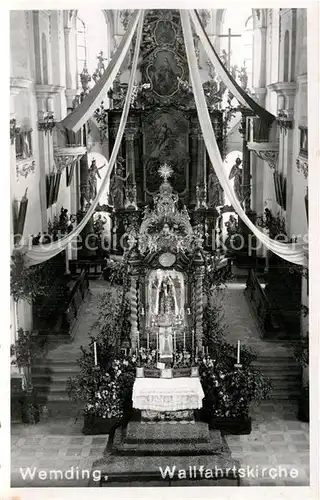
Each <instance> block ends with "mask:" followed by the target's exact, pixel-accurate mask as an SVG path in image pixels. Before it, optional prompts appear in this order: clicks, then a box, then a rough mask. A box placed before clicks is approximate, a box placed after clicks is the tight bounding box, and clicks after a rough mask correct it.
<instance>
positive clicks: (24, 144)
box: [16, 130, 32, 160]
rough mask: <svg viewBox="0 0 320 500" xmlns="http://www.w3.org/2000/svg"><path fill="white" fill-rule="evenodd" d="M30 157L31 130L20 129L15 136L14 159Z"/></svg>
mask: <svg viewBox="0 0 320 500" xmlns="http://www.w3.org/2000/svg"><path fill="white" fill-rule="evenodd" d="M31 157H32V130H24V131H21V132H20V133H19V134H18V135H17V136H16V159H17V160H25V159H26V158H31Z"/></svg>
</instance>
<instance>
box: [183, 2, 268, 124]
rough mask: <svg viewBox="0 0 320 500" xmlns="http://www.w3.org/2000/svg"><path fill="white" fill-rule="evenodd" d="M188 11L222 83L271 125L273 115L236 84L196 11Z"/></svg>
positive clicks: (239, 100)
mask: <svg viewBox="0 0 320 500" xmlns="http://www.w3.org/2000/svg"><path fill="white" fill-rule="evenodd" d="M189 13H190V17H191V19H192V22H193V24H194V27H195V30H196V34H197V35H198V37H199V39H200V40H201V43H202V45H203V48H204V50H205V51H206V53H207V56H208V57H209V59H210V61H211V63H212V65H213V66H214V68H215V70H216V71H217V73H218V75H219V76H220V78H221V80H222V81H223V83H224V84H225V85H226V86H227V88H228V89H229V90H230V92H231V93H232V94H233V95H234V97H235V98H236V99H237V100H238V102H239V104H241V105H242V106H244V107H245V108H248V109H251V111H253V113H254V114H255V115H257V116H259V117H260V118H261V119H262V120H263V121H264V123H265V124H266V125H271V123H272V122H273V121H274V120H275V116H274V115H272V114H271V113H269V111H267V110H266V109H264V108H262V107H261V106H260V105H259V104H258V103H257V102H255V101H254V100H253V99H252V98H251V97H250V96H249V95H248V94H247V93H246V92H245V91H244V90H243V89H242V88H241V87H240V85H238V83H237V82H236V80H235V79H234V78H233V76H232V75H231V74H230V72H229V71H228V70H227V68H226V67H225V66H224V64H223V63H222V61H221V59H220V57H219V56H218V54H217V52H216V51H215V49H214V47H213V45H212V43H211V41H210V39H209V37H208V35H207V33H206V31H205V29H204V27H203V25H202V22H201V20H200V17H199V14H198V13H197V11H196V10H189Z"/></svg>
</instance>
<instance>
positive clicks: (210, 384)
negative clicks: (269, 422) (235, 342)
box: [199, 342, 271, 434]
mask: <svg viewBox="0 0 320 500" xmlns="http://www.w3.org/2000/svg"><path fill="white" fill-rule="evenodd" d="M242 354H243V356H242V360H241V365H240V366H237V364H236V362H235V360H236V353H235V348H234V346H232V345H230V344H228V343H223V342H222V343H220V345H219V346H218V347H217V346H216V352H215V353H214V354H213V357H212V356H209V355H207V356H205V357H204V358H203V359H201V360H200V361H199V374H200V378H201V382H202V386H203V390H204V393H205V400H204V410H205V418H206V419H207V420H208V421H209V424H210V426H211V427H212V428H215V429H219V430H221V431H224V432H226V433H230V434H250V432H251V418H250V415H249V410H250V403H251V402H252V401H253V400H260V399H266V398H267V397H268V395H269V392H270V389H271V385H270V382H269V380H268V379H266V378H265V377H264V376H263V375H262V374H261V373H260V372H259V371H258V370H255V369H254V368H253V367H252V366H251V363H252V360H253V359H254V356H253V354H252V352H251V351H250V350H249V349H247V348H243V353H242Z"/></svg>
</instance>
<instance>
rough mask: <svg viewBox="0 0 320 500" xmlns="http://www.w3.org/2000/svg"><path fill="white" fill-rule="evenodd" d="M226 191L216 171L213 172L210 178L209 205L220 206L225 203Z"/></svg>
mask: <svg viewBox="0 0 320 500" xmlns="http://www.w3.org/2000/svg"><path fill="white" fill-rule="evenodd" d="M223 198H224V192H223V189H222V187H221V185H220V182H219V179H218V177H217V174H216V173H215V172H213V171H212V172H211V173H210V175H209V179H208V206H209V207H220V206H222V205H223V204H224V199H223Z"/></svg>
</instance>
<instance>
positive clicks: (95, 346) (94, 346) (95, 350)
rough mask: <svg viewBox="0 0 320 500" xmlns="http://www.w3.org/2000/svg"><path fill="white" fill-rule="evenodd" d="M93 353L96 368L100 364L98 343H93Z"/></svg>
mask: <svg viewBox="0 0 320 500" xmlns="http://www.w3.org/2000/svg"><path fill="white" fill-rule="evenodd" d="M93 353H94V366H97V364H98V356H97V342H93Z"/></svg>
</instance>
